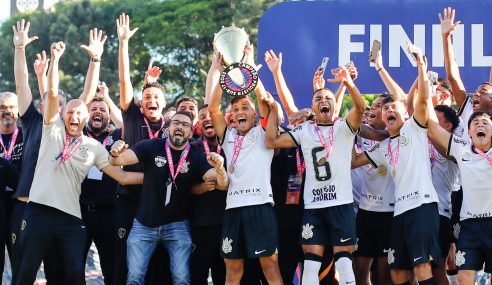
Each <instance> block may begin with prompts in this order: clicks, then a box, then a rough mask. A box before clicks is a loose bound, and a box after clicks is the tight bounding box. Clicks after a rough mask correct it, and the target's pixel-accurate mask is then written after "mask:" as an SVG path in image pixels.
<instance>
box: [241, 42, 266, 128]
mask: <svg viewBox="0 0 492 285" xmlns="http://www.w3.org/2000/svg"><path fill="white" fill-rule="evenodd" d="M244 53H245V54H246V63H247V64H249V65H251V66H252V67H254V68H255V69H256V71H258V70H259V69H260V68H261V65H258V66H257V65H256V63H255V53H254V46H253V45H252V44H251V45H248V46H246V48H244ZM255 94H256V97H257V99H258V110H259V111H260V117H261V118H266V117H267V116H268V112H269V108H268V104H267V103H266V102H265V98H267V97H268V94H267V90H266V89H265V86H264V85H263V83H262V82H261V79H260V77H259V76H258V83H257V84H256V88H255Z"/></svg>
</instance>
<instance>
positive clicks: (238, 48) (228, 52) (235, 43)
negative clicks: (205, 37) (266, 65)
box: [213, 26, 249, 65]
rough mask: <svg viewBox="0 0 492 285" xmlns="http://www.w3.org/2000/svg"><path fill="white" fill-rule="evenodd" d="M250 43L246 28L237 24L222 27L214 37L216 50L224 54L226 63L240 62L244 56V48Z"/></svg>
mask: <svg viewBox="0 0 492 285" xmlns="http://www.w3.org/2000/svg"><path fill="white" fill-rule="evenodd" d="M248 44H249V36H248V34H247V33H246V31H245V30H244V28H238V27H236V26H230V27H222V29H220V31H219V32H218V33H216V34H215V37H214V42H213V46H214V50H215V51H218V52H220V53H221V54H222V58H223V60H224V63H225V64H226V65H229V64H231V63H234V62H240V61H241V60H242V59H243V57H244V48H245V47H246V45H248Z"/></svg>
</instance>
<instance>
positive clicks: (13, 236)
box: [12, 233, 17, 244]
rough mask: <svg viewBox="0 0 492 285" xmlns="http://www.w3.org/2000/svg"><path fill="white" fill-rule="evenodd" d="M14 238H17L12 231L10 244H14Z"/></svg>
mask: <svg viewBox="0 0 492 285" xmlns="http://www.w3.org/2000/svg"><path fill="white" fill-rule="evenodd" d="M16 239H17V236H16V235H15V234H14V233H12V244H14V243H15V240H16Z"/></svg>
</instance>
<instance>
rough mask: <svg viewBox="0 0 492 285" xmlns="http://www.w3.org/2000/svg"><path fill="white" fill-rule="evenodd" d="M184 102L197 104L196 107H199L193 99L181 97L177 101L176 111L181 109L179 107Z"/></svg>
mask: <svg viewBox="0 0 492 285" xmlns="http://www.w3.org/2000/svg"><path fill="white" fill-rule="evenodd" d="M183 102H192V103H193V104H195V106H198V102H197V101H196V100H195V99H193V98H191V97H181V98H179V99H178V101H176V109H178V108H179V105H180V104H181V103H183Z"/></svg>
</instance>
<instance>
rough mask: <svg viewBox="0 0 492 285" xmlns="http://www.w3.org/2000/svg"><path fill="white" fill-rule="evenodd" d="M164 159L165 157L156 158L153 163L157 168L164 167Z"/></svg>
mask: <svg viewBox="0 0 492 285" xmlns="http://www.w3.org/2000/svg"><path fill="white" fill-rule="evenodd" d="M166 162H167V160H166V158H165V157H162V156H156V157H155V158H154V163H155V165H156V166H157V167H163V166H164V165H166Z"/></svg>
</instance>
